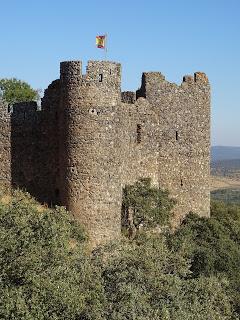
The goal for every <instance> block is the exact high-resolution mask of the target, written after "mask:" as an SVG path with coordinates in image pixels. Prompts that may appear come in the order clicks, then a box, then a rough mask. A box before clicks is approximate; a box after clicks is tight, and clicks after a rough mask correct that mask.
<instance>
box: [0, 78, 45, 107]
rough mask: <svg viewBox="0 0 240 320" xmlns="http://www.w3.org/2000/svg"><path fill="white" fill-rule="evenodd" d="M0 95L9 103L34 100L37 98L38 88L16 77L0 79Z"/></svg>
mask: <svg viewBox="0 0 240 320" xmlns="http://www.w3.org/2000/svg"><path fill="white" fill-rule="evenodd" d="M0 97H1V98H2V99H4V100H5V101H6V102H7V103H9V104H14V103H17V102H25V101H36V100H38V99H39V92H38V90H34V89H32V88H31V86H30V85H29V84H28V83H26V82H24V81H21V80H18V79H16V78H11V79H0Z"/></svg>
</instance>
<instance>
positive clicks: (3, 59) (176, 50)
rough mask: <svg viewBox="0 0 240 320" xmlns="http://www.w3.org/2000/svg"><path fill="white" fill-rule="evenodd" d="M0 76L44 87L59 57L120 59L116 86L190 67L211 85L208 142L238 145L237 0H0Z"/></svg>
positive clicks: (178, 76)
mask: <svg viewBox="0 0 240 320" xmlns="http://www.w3.org/2000/svg"><path fill="white" fill-rule="evenodd" d="M0 30H1V40H0V41H1V42H0V43H1V47H0V77H1V78H2V77H17V78H19V79H22V80H25V81H27V82H29V83H30V84H31V85H32V86H33V87H34V88H41V89H44V88H46V87H47V85H48V84H49V83H50V82H51V81H52V80H54V79H56V78H58V76H59V62H60V61H63V60H72V59H77V60H83V62H84V64H85V65H86V62H87V60H90V59H96V60H98V59H104V54H103V51H102V50H100V49H96V48H95V36H96V35H98V34H102V33H105V32H107V33H108V35H109V39H108V60H114V61H118V62H121V63H122V68H123V72H122V89H123V90H127V89H128V90H135V89H137V88H138V87H139V85H140V79H141V73H142V72H143V71H161V72H162V73H163V74H164V75H165V76H166V78H167V79H168V80H169V81H171V82H176V83H180V82H181V80H182V76H183V75H185V74H192V73H193V72H195V71H203V72H206V73H207V75H208V77H209V79H210V82H211V85H212V144H213V145H233V146H234V145H235V146H240V124H239V119H240V79H239V76H240V0H201V1H200V0H198V1H197V0H195V1H194V0H191V1H190V0H181V1H180V0H165V1H163V0H145V1H142V0H138V1H135V0H128V1H126V0H122V1H120V0H119V1H116V0H101V1H100V0H98V1H97V0H89V1H81V0H41V1H39V0H0Z"/></svg>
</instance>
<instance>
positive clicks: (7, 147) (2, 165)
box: [0, 99, 11, 189]
mask: <svg viewBox="0 0 240 320" xmlns="http://www.w3.org/2000/svg"><path fill="white" fill-rule="evenodd" d="M10 131H11V123H10V113H9V110H8V106H7V104H5V103H4V102H3V101H2V100H1V99H0V183H1V187H3V188H7V189H10V187H11V136H10Z"/></svg>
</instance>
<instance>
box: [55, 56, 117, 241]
mask: <svg viewBox="0 0 240 320" xmlns="http://www.w3.org/2000/svg"><path fill="white" fill-rule="evenodd" d="M120 81H121V70H120V65H119V64H118V63H113V62H107V61H89V62H88V66H87V71H86V74H85V75H82V72H81V62H80V61H72V62H71V61H70V62H63V63H61V91H62V100H61V115H62V116H61V119H60V123H61V128H63V129H62V130H61V132H62V136H61V138H60V141H61V147H60V154H61V162H60V169H61V173H60V176H61V180H62V183H61V190H63V194H62V195H61V199H62V203H65V204H66V205H67V207H68V209H69V210H71V212H72V213H73V214H74V216H75V217H76V218H77V219H78V220H79V221H81V222H82V223H83V224H84V225H85V226H86V228H87V229H88V230H89V236H90V239H91V240H92V241H93V243H94V244H95V245H96V244H98V243H99V242H106V241H108V240H109V239H113V238H115V237H117V236H118V235H120V230H121V200H122V199H121V179H120V172H121V167H122V164H121V163H122V161H123V158H122V157H121V156H120V155H119V154H118V151H119V148H118V143H119V137H118V133H117V132H118V128H119V117H118V109H119V108H120V106H119V104H120V100H121V96H120ZM64 153H65V156H64Z"/></svg>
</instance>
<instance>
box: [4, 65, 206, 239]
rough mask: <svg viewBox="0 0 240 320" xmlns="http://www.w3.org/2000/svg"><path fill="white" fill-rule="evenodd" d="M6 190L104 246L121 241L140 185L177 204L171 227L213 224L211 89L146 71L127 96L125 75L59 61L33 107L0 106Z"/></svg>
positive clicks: (201, 77) (200, 78) (196, 80)
mask: <svg viewBox="0 0 240 320" xmlns="http://www.w3.org/2000/svg"><path fill="white" fill-rule="evenodd" d="M0 150H1V159H0V160H1V161H0V169H1V177H0V178H1V180H2V184H6V185H8V186H13V187H20V188H23V189H25V190H27V191H29V192H30V193H31V194H32V195H33V196H35V197H36V198H37V199H38V200H40V201H42V202H47V203H49V204H61V205H64V206H66V207H67V208H68V209H69V210H70V211H71V212H72V214H73V215H74V216H75V217H76V218H77V219H78V220H79V221H80V222H82V223H83V224H84V225H85V226H86V228H87V229H88V231H89V235H90V238H91V239H92V241H93V242H94V243H95V244H97V243H100V242H105V241H107V240H109V239H113V238H115V237H117V236H118V235H119V234H120V232H121V203H122V190H123V188H124V186H125V185H126V184H132V183H134V182H135V181H136V180H137V179H138V178H140V177H151V179H152V183H153V184H154V185H157V186H159V187H160V188H162V189H164V188H166V189H168V190H169V191H170V194H171V196H172V197H174V198H175V199H176V201H177V205H176V207H175V218H174V223H175V224H176V225H177V224H178V223H179V222H180V221H181V219H182V218H183V217H184V216H185V215H186V214H187V213H188V212H189V211H193V212H196V213H197V214H199V215H201V216H208V215H209V152H210V87H209V82H208V79H207V77H206V75H205V74H204V73H200V72H197V73H195V74H194V76H185V77H184V78H183V82H182V83H181V85H179V86H178V85H176V84H173V83H169V82H168V81H166V80H165V78H164V76H163V75H162V74H161V73H159V72H146V73H143V75H142V83H141V87H140V89H139V90H137V91H136V92H121V66H120V64H118V63H115V62H107V61H89V62H88V65H87V70H86V73H85V74H82V63H81V62H80V61H66V62H62V63H61V66H60V79H58V80H55V81H53V82H52V83H51V84H50V85H49V87H48V88H47V89H46V90H45V94H44V97H43V99H42V105H41V110H38V108H37V105H36V103H34V102H33V103H21V104H15V105H14V106H13V107H12V108H11V110H10V109H9V108H8V107H7V106H6V105H4V104H3V103H0Z"/></svg>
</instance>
